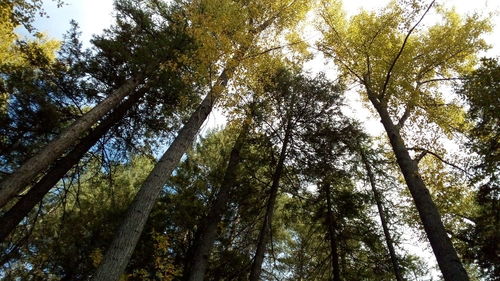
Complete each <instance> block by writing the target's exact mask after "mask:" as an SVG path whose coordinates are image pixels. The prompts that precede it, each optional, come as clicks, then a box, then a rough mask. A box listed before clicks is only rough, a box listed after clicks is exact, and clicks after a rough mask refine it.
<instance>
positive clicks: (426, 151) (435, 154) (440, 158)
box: [408, 147, 471, 176]
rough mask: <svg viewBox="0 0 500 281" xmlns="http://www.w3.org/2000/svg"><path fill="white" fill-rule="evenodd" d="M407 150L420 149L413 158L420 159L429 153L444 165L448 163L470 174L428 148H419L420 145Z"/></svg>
mask: <svg viewBox="0 0 500 281" xmlns="http://www.w3.org/2000/svg"><path fill="white" fill-rule="evenodd" d="M408 150H414V151H421V152H422V153H421V154H420V155H419V156H417V157H416V158H415V160H417V159H418V161H420V160H421V158H423V157H424V156H425V155H426V154H430V155H432V156H434V157H436V158H437V159H438V160H439V161H441V162H443V163H445V164H446V165H449V166H451V167H453V168H455V169H457V170H459V171H461V172H463V173H465V174H467V175H468V176H471V175H470V174H469V173H468V172H467V171H466V170H465V169H464V168H462V167H459V166H457V165H455V164H453V163H451V162H450V161H447V160H445V159H444V158H443V157H441V156H439V155H438V154H437V153H435V152H432V151H430V150H428V149H425V148H421V147H412V148H409V149H408ZM418 161H417V162H418Z"/></svg>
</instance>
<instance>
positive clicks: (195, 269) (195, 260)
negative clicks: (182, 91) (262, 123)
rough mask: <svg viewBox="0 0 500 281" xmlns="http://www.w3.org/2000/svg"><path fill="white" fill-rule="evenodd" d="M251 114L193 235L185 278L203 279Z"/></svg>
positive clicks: (190, 279) (232, 186)
mask: <svg viewBox="0 0 500 281" xmlns="http://www.w3.org/2000/svg"><path fill="white" fill-rule="evenodd" d="M250 122H251V116H249V117H248V118H246V120H243V125H242V126H241V129H240V133H239V135H238V137H237V138H236V141H235V143H234V145H233V148H232V149H231V153H230V156H229V161H228V163H227V168H226V171H225V173H224V179H223V181H222V183H221V186H220V188H219V190H218V192H217V194H216V198H215V200H214V202H213V204H212V206H211V207H210V209H209V211H208V214H207V215H206V216H205V217H203V219H202V220H201V221H200V228H199V229H198V231H197V235H196V236H195V241H194V245H193V248H192V254H191V255H190V256H189V257H188V258H189V259H190V260H188V261H187V262H188V265H187V266H186V269H185V271H184V272H185V276H186V280H188V281H200V280H203V277H204V275H205V271H206V269H207V266H208V259H209V257H210V251H211V248H212V246H213V243H214V241H215V239H216V238H217V227H218V225H219V223H220V221H221V219H222V216H223V215H224V212H225V211H226V208H227V204H228V203H229V199H230V193H231V191H232V189H233V188H234V185H235V182H236V176H237V171H238V166H239V164H240V161H241V160H240V153H241V149H242V147H243V145H244V144H245V142H246V139H247V135H248V133H249V130H250Z"/></svg>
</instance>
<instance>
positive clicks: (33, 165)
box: [0, 77, 142, 208]
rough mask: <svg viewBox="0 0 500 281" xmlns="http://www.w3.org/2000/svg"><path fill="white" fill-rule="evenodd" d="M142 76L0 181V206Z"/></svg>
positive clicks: (113, 104) (68, 145)
mask: <svg viewBox="0 0 500 281" xmlns="http://www.w3.org/2000/svg"><path fill="white" fill-rule="evenodd" d="M141 80H142V79H141V78H137V77H134V78H130V79H129V80H127V81H126V82H125V83H124V84H123V85H122V86H121V87H120V88H118V89H116V90H115V91H113V93H112V94H111V95H110V96H109V97H107V98H106V99H104V100H103V101H102V102H100V103H99V104H98V105H96V106H95V107H94V108H92V110H90V111H89V112H87V113H85V114H84V115H83V116H82V117H80V118H79V119H78V120H76V121H75V122H74V123H73V124H71V126H69V127H68V128H66V129H65V130H64V131H63V132H62V133H61V134H60V135H59V136H58V137H57V138H56V139H54V140H53V141H51V142H50V143H48V144H47V145H46V146H45V147H44V148H43V149H42V150H41V151H39V152H38V153H37V154H36V155H35V156H33V157H31V158H30V159H29V160H27V161H26V162H24V164H23V165H22V166H21V167H19V168H18V169H17V170H16V171H15V172H14V173H12V174H11V175H9V176H7V177H6V178H5V179H4V180H2V182H0V208H1V207H3V206H4V205H5V204H7V203H8V202H9V201H10V200H11V199H12V198H13V197H14V196H16V195H17V194H18V193H19V192H21V191H22V190H23V188H25V187H26V186H27V185H28V184H30V182H31V181H32V180H33V179H34V178H35V177H36V176H37V175H38V174H39V173H40V172H42V171H43V170H45V169H46V168H47V167H49V166H50V165H52V163H54V162H55V161H56V160H57V159H58V158H59V157H60V156H61V155H62V154H63V153H64V152H66V151H67V150H68V149H69V148H70V147H71V146H72V145H74V144H75V142H76V141H77V140H78V138H80V137H81V136H82V135H84V134H85V132H87V131H88V130H89V129H90V128H91V127H92V126H93V125H94V124H95V123H96V122H97V121H99V120H100V119H101V118H102V117H103V116H104V115H105V114H106V113H108V112H109V111H111V110H112V109H113V108H115V107H116V106H117V105H118V104H119V103H120V102H121V101H122V100H123V99H124V98H125V97H126V96H127V95H129V94H130V93H131V92H132V91H133V90H134V89H135V88H136V87H137V86H138V85H139V83H140V82H141Z"/></svg>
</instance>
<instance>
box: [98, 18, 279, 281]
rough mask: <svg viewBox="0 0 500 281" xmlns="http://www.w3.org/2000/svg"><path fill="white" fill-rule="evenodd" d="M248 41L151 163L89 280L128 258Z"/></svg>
mask: <svg viewBox="0 0 500 281" xmlns="http://www.w3.org/2000/svg"><path fill="white" fill-rule="evenodd" d="M274 19H275V18H274V17H273V18H271V19H270V20H268V21H265V22H264V23H262V24H261V25H259V26H258V28H256V29H255V30H253V31H251V33H252V35H253V37H252V39H251V40H250V43H252V42H253V39H254V38H255V37H257V36H258V35H259V33H260V32H262V31H264V30H265V29H266V28H267V27H269V26H270V25H271V24H272V23H273V21H274ZM250 46H251V44H249V45H242V46H241V47H240V48H239V49H238V50H237V51H236V52H235V54H234V57H233V58H232V59H231V60H230V61H229V62H228V63H227V65H226V68H225V69H224V70H223V71H222V73H221V74H220V76H219V77H218V78H217V81H216V83H215V85H214V86H213V87H212V88H211V90H210V92H209V93H208V94H207V96H206V97H205V99H204V100H203V101H202V102H201V104H200V105H199V107H198V108H197V109H196V111H195V112H194V113H193V114H192V115H191V117H190V118H189V120H188V122H187V123H186V125H184V127H183V128H182V129H181V130H180V131H179V134H178V135H177V137H176V138H175V140H174V141H173V142H172V144H171V145H170V146H169V148H168V149H167V151H166V152H165V154H163V156H162V157H161V159H160V161H158V163H157V164H156V165H155V167H154V168H153V171H151V173H150V174H149V176H148V177H147V178H146V180H145V181H144V183H143V184H142V186H141V189H140V190H139V192H138V193H137V195H136V196H135V198H134V201H133V202H132V204H131V205H130V206H129V209H128V210H127V214H126V216H125V219H124V221H123V222H122V224H121V225H120V227H119V228H118V230H117V232H116V234H115V237H114V238H113V241H112V243H111V245H110V247H109V249H108V251H107V252H106V255H105V256H104V260H103V261H102V263H101V265H99V267H98V268H97V271H96V273H95V274H94V276H93V277H92V279H91V280H92V281H116V280H118V279H119V278H120V275H121V274H122V273H123V271H124V270H125V268H126V266H127V263H128V260H129V259H130V257H131V256H132V252H133V251H134V248H135V246H136V244H137V241H139V237H140V235H141V233H142V230H143V229H144V225H145V224H146V221H147V219H148V217H149V213H150V212H151V209H152V208H153V205H154V203H155V202H156V199H157V198H158V195H159V194H160V192H161V189H162V188H163V186H164V185H165V183H166V182H167V180H168V178H169V177H170V175H171V174H172V171H173V170H174V168H175V167H176V166H177V164H178V163H179V161H180V160H181V157H182V155H183V154H184V152H185V151H186V150H187V148H188V147H189V146H190V145H192V143H193V141H194V139H195V137H196V134H197V133H198V131H199V129H200V127H201V125H203V122H204V121H205V120H206V118H207V117H208V115H209V114H210V112H211V111H212V108H213V105H214V103H215V101H216V100H217V98H218V97H219V95H220V94H221V93H222V91H223V90H224V89H225V88H226V86H227V83H228V81H229V79H231V77H232V76H233V74H234V71H235V70H236V68H237V67H238V65H239V64H240V61H241V60H242V59H243V57H244V56H245V54H246V52H247V51H248V49H249V48H250Z"/></svg>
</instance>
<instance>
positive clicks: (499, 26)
mask: <svg viewBox="0 0 500 281" xmlns="http://www.w3.org/2000/svg"><path fill="white" fill-rule="evenodd" d="M64 1H65V2H67V5H65V6H64V7H62V8H57V7H56V5H55V4H54V3H52V2H51V1H49V0H46V2H47V3H46V4H45V9H46V11H47V13H48V14H49V16H50V18H48V19H47V18H42V19H38V20H37V21H36V22H35V26H36V27H37V28H38V29H39V31H41V32H46V33H47V34H48V35H49V36H50V37H53V38H56V39H62V35H63V34H64V33H65V32H66V31H67V30H68V29H69V21H70V20H71V19H75V20H76V21H77V22H78V23H79V25H80V28H81V31H82V41H83V42H84V46H90V45H89V43H88V41H89V40H90V38H91V37H92V34H98V33H100V32H101V31H102V30H103V29H104V28H107V27H109V26H110V24H111V23H112V21H113V18H112V10H113V4H112V3H113V1H112V0H64ZM387 2H388V0H364V1H363V0H346V1H344V9H345V10H346V11H347V13H348V14H349V15H352V14H355V13H356V12H357V11H359V9H362V8H363V9H367V10H371V9H377V8H380V7H383V6H384V5H385V4H386V3H387ZM429 2H430V1H429ZM439 2H440V3H445V5H446V6H448V7H455V8H456V10H457V11H458V12H459V13H461V14H467V13H472V12H479V13H481V14H483V15H488V14H489V13H491V17H492V22H493V24H494V31H493V32H492V33H491V34H488V35H487V36H485V40H486V41H487V42H488V43H489V44H490V45H492V49H490V50H489V51H488V52H486V53H485V54H484V55H485V56H488V57H500V1H498V0H496V1H495V0H441V1H439ZM309 36H312V37H316V36H315V35H314V33H313V34H309ZM309 39H313V38H309ZM306 68H307V69H309V70H310V71H312V72H319V71H324V72H327V73H328V72H332V69H331V66H329V65H327V64H325V60H324V58H322V56H318V57H317V58H316V59H315V60H314V61H312V62H310V63H308V64H307V65H306ZM348 102H349V104H351V105H352V104H357V105H359V104H360V103H359V97H358V96H357V95H348ZM348 115H349V116H355V117H356V118H357V119H358V120H360V121H363V122H364V123H365V127H366V128H367V129H368V130H369V131H371V133H372V134H379V133H381V132H382V130H383V128H382V126H381V124H380V122H379V121H378V118H373V117H372V116H370V114H369V113H368V111H367V110H366V109H365V108H363V107H362V106H351V107H350V112H349V114H348ZM224 122H225V118H224V116H222V114H221V113H220V112H218V111H216V112H215V113H213V114H211V115H210V116H209V118H208V121H207V122H206V124H205V125H204V126H203V130H202V134H203V133H204V132H205V131H206V130H207V129H209V128H213V127H215V126H218V125H219V126H220V125H221V124H223V123H224ZM407 234H408V233H407ZM410 240H413V241H408V242H409V243H411V244H413V245H410V244H406V245H404V247H405V248H406V249H407V250H409V251H415V252H418V254H419V255H420V256H422V257H424V258H425V260H426V261H427V262H429V264H430V265H432V264H435V260H434V257H433V255H432V253H430V252H429V251H425V252H422V245H419V243H415V239H414V238H413V239H410ZM434 273H435V272H434ZM433 275H434V274H433Z"/></svg>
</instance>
